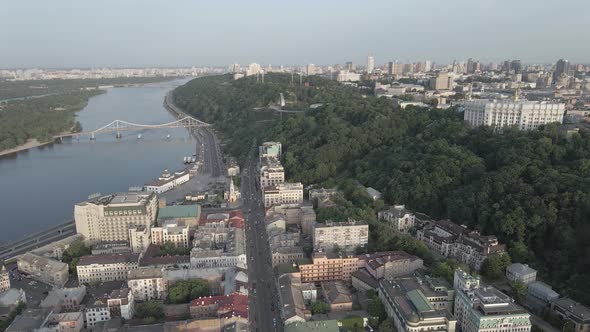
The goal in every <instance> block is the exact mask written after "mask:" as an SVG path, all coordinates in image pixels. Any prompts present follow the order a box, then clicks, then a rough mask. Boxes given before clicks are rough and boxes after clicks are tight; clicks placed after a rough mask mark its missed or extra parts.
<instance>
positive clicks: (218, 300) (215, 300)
mask: <svg viewBox="0 0 590 332" xmlns="http://www.w3.org/2000/svg"><path fill="white" fill-rule="evenodd" d="M214 304H216V305H217V315H218V316H220V317H231V316H240V317H244V318H248V296H247V295H243V294H240V293H232V294H230V295H223V296H207V297H200V298H198V299H195V300H192V301H191V304H190V306H191V307H199V306H210V305H214Z"/></svg>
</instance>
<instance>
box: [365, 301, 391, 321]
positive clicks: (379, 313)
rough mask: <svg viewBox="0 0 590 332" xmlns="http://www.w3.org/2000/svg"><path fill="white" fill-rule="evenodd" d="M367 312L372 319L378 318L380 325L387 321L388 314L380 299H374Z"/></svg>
mask: <svg viewBox="0 0 590 332" xmlns="http://www.w3.org/2000/svg"><path fill="white" fill-rule="evenodd" d="M367 312H368V313H369V315H370V316H371V317H375V318H377V319H378V322H379V323H381V322H383V321H384V320H385V319H387V312H386V311H385V306H384V305H383V303H382V302H381V300H380V299H379V298H378V297H374V298H373V299H372V300H371V303H369V307H368V309H367Z"/></svg>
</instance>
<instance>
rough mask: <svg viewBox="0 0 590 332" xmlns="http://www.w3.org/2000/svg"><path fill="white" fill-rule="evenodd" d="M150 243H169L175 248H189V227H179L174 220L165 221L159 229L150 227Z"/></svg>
mask: <svg viewBox="0 0 590 332" xmlns="http://www.w3.org/2000/svg"><path fill="white" fill-rule="evenodd" d="M151 231H152V243H153V244H156V245H162V244H164V243H167V242H170V243H172V244H173V245H174V246H175V247H177V248H188V247H189V237H190V236H189V226H179V225H178V222H177V221H176V220H166V221H164V222H163V223H162V226H160V227H152V229H151Z"/></svg>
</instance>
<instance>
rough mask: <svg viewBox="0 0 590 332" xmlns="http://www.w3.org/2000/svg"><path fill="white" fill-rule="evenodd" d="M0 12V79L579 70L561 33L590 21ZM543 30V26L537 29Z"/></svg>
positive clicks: (303, 7)
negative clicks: (366, 69)
mask: <svg viewBox="0 0 590 332" xmlns="http://www.w3.org/2000/svg"><path fill="white" fill-rule="evenodd" d="M508 5H509V6H508ZM4 7H5V10H3V11H2V13H0V40H3V57H2V61H0V68H34V67H41V68H72V67H81V68H93V67H94V68H98V67H186V66H193V65H197V66H226V65H227V64H229V63H234V62H237V63H241V64H246V63H251V62H257V63H260V64H263V65H264V66H266V65H267V64H269V63H270V64H273V65H278V64H283V65H286V66H288V65H294V64H296V65H301V64H305V63H315V64H318V65H329V64H334V63H344V62H346V61H353V62H355V63H358V64H365V63H366V56H367V54H368V53H372V54H373V56H374V57H375V64H376V65H381V64H384V63H387V62H388V61H391V60H399V61H400V62H407V61H420V60H422V61H423V60H432V61H434V62H437V63H448V62H451V61H453V60H464V59H467V58H474V59H479V60H480V61H482V62H492V61H493V62H499V61H502V60H505V59H521V60H523V62H526V63H554V62H555V61H556V60H557V59H560V58H566V59H569V60H570V62H572V63H587V62H588V60H587V56H588V54H590V45H588V44H585V43H582V42H581V41H580V40H579V38H577V37H576V35H575V34H572V33H570V32H573V31H583V29H584V22H587V20H588V18H589V17H588V16H589V14H588V13H589V12H590V4H588V3H587V2H583V1H581V0H569V1H565V2H560V3H548V4H544V5H543V6H537V3H536V2H533V1H531V0H525V1H519V2H517V3H513V2H510V3H509V2H508V1H505V0H495V1H494V0H486V1H480V2H477V3H471V2H469V1H464V0H457V1H453V3H451V4H449V3H440V2H437V1H434V0H428V1H426V2H425V3H420V4H417V3H390V2H385V1H377V2H374V3H371V4H370V6H367V4H366V3H361V2H355V1H346V2H333V1H327V2H323V3H319V4H318V3H313V2H311V1H300V2H297V3H274V2H271V1H268V0H259V1H254V2H248V3H247V4H244V3H241V2H237V1H221V2H216V3H207V4H202V3H182V4H178V5H176V6H170V4H169V3H166V2H163V1H147V2H146V1H142V2H141V3H140V2H138V1H127V2H124V3H119V2H115V1H102V2H100V3H78V2H74V1H71V0H60V1H56V2H51V3H45V2H41V1H33V0H29V1H22V2H18V3H9V4H5V6H4ZM539 7H542V8H539ZM228 8H232V10H229V9H228ZM563 8H577V10H575V11H571V10H568V11H564V10H563ZM584 8H585V9H586V10H584ZM330 13H338V15H335V14H334V15H331V14H330ZM545 21H547V22H553V23H552V24H540V23H539V22H545ZM289 22H292V23H289ZM453 22H454V23H453ZM535 22H537V24H536V23H535ZM459 23H460V24H459ZM270 26H272V27H273V29H268V27H270ZM555 26H558V27H560V28H559V29H555ZM318 27H321V28H322V29H318ZM113 50H116V51H113Z"/></svg>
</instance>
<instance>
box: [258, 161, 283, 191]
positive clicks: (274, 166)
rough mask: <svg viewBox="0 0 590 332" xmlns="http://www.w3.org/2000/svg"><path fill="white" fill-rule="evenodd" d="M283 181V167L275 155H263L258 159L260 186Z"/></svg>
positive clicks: (272, 184)
mask: <svg viewBox="0 0 590 332" xmlns="http://www.w3.org/2000/svg"><path fill="white" fill-rule="evenodd" d="M284 182H285V168H283V165H281V162H280V160H278V159H277V158H275V157H264V158H262V159H261V161H260V188H264V187H268V186H274V185H277V184H281V183H284Z"/></svg>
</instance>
